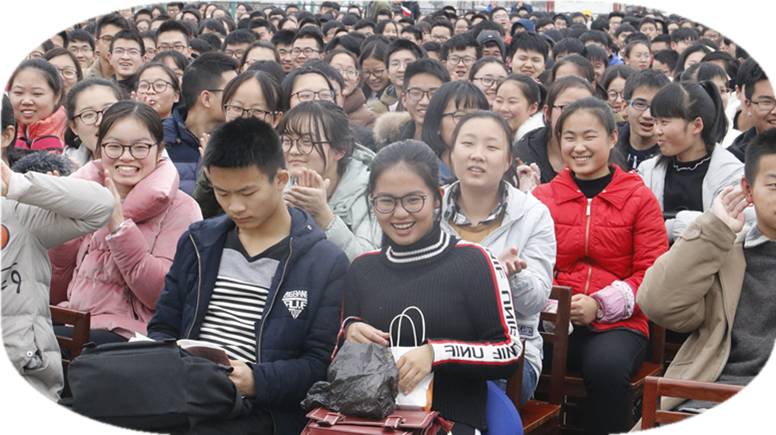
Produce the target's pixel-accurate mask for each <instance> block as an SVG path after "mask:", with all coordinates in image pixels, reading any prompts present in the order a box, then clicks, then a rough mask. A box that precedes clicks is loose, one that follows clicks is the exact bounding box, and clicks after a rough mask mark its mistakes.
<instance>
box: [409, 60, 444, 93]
mask: <svg viewBox="0 0 776 435" xmlns="http://www.w3.org/2000/svg"><path fill="white" fill-rule="evenodd" d="M418 74H429V75H432V76H434V77H436V78H438V79H439V80H440V81H441V82H442V83H447V82H449V81H450V73H449V72H448V71H447V68H445V66H444V65H442V64H441V63H440V62H439V61H438V60H435V59H418V60H416V61H415V62H412V63H411V64H409V65H407V70H406V71H404V88H405V89H406V88H407V86H409V83H410V79H412V77H414V76H416V75H418Z"/></svg>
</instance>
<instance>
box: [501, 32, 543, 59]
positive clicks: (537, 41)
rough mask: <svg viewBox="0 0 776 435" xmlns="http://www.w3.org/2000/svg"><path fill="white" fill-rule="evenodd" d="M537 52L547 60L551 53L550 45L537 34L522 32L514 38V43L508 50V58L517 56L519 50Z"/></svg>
mask: <svg viewBox="0 0 776 435" xmlns="http://www.w3.org/2000/svg"><path fill="white" fill-rule="evenodd" d="M519 49H520V50H526V51H535V52H537V53H539V54H541V55H542V57H544V60H545V61H546V60H547V56H549V53H550V44H549V43H548V42H547V40H545V39H544V38H543V37H542V36H540V35H537V34H536V33H530V32H520V33H517V34H515V35H514V36H513V37H512V42H511V43H510V44H509V49H508V50H507V57H510V58H511V57H512V56H514V55H515V52H516V51H517V50H519Z"/></svg>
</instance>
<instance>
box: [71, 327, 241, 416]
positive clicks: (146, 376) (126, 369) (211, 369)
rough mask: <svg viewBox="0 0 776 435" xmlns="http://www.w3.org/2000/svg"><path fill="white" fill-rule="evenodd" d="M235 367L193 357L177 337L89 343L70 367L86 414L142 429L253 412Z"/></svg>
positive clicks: (77, 405)
mask: <svg viewBox="0 0 776 435" xmlns="http://www.w3.org/2000/svg"><path fill="white" fill-rule="evenodd" d="M231 370H232V368H231V367H228V366H224V365H222V364H216V363H214V362H212V361H210V360H208V359H205V358H201V357H197V356H193V355H191V354H189V353H188V352H186V351H185V350H182V349H180V348H179V347H178V345H177V344H176V343H175V341H174V340H166V341H159V342H149V341H138V342H132V343H110V344H103V345H100V346H94V344H91V345H87V347H86V348H85V349H84V351H83V352H82V353H81V355H80V356H78V357H77V358H75V359H74V360H73V362H72V363H70V366H69V368H68V381H69V383H70V389H71V391H72V395H73V397H72V399H70V400H69V401H68V402H69V403H64V404H65V405H69V406H72V408H73V410H74V411H75V412H77V413H79V414H81V415H84V416H87V417H91V418H94V419H96V420H100V421H102V422H105V423H110V424H114V425H117V426H122V427H126V428H131V429H138V430H165V431H170V430H172V429H174V428H182V427H184V428H185V427H193V426H195V425H196V424H197V423H199V422H202V421H205V420H208V419H230V418H236V417H240V416H244V415H247V414H249V413H250V410H251V403H250V401H249V400H247V399H244V398H243V397H242V396H241V395H240V393H239V392H238V391H237V388H235V386H234V384H233V383H232V381H230V380H229V377H228V376H229V373H230V372H231Z"/></svg>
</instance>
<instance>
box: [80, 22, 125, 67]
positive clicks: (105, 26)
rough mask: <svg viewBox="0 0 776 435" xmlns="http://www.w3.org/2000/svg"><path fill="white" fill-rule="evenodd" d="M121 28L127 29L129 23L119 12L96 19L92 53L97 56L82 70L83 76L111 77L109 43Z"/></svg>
mask: <svg viewBox="0 0 776 435" xmlns="http://www.w3.org/2000/svg"><path fill="white" fill-rule="evenodd" d="M122 30H129V23H128V22H127V20H126V19H125V18H124V17H122V16H121V15H119V14H116V13H113V14H108V15H104V16H102V17H101V18H100V19H99V20H97V26H96V31H95V34H94V39H95V48H94V53H95V54H96V55H97V56H96V59H95V60H94V63H93V64H92V65H91V66H90V67H89V68H88V69H87V70H86V71H85V72H84V77H86V78H91V77H97V78H101V79H108V80H110V79H112V78H113V75H114V71H113V66H112V65H111V64H110V58H109V55H110V44H111V42H113V37H114V36H115V35H116V34H117V33H119V32H120V31H122Z"/></svg>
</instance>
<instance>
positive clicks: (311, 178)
mask: <svg viewBox="0 0 776 435" xmlns="http://www.w3.org/2000/svg"><path fill="white" fill-rule="evenodd" d="M329 183H330V181H329V179H328V178H327V179H325V180H324V179H323V177H321V176H320V175H319V174H318V173H317V172H315V171H313V170H312V169H308V168H304V169H302V170H301V171H300V172H299V174H297V182H296V184H295V185H293V186H291V188H290V189H288V191H286V193H285V196H284V199H285V200H286V203H287V204H289V205H290V206H292V207H299V208H301V209H303V210H305V211H307V212H308V213H310V216H312V217H313V219H315V223H316V224H318V226H319V227H321V228H328V227H329V225H330V224H331V222H332V221H333V220H334V213H332V211H331V209H330V208H329V202H328V201H329V194H328V192H329Z"/></svg>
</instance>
